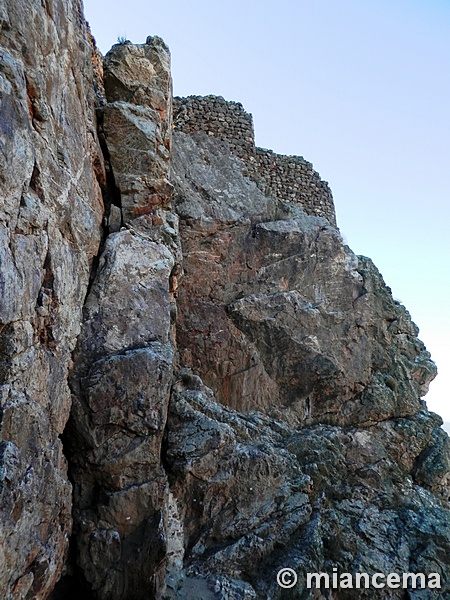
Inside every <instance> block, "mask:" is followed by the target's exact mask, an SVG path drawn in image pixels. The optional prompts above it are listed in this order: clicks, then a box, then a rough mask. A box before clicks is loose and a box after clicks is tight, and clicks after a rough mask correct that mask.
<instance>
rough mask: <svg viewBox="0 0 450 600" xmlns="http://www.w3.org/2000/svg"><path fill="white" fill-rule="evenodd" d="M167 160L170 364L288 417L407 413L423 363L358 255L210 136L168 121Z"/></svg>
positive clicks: (428, 367)
mask: <svg viewBox="0 0 450 600" xmlns="http://www.w3.org/2000/svg"><path fill="white" fill-rule="evenodd" d="M173 165H174V175H173V180H174V183H175V186H176V195H177V210H178V212H179V215H180V218H181V223H180V226H181V228H180V235H181V239H182V245H183V265H184V270H185V277H184V280H183V286H182V288H181V290H180V296H179V303H178V304H179V312H180V318H179V326H178V329H177V331H178V339H179V345H180V348H179V350H180V356H181V363H182V364H184V365H186V366H189V367H191V368H193V369H194V370H195V371H196V372H198V373H199V374H200V375H201V376H202V377H203V378H204V380H205V382H206V383H207V384H208V385H209V386H211V387H212V388H213V389H214V390H215V392H216V394H217V398H218V399H219V400H220V401H221V402H223V403H224V404H227V405H229V406H232V407H233V408H236V409H238V410H248V409H252V408H260V409H264V410H270V411H271V412H272V413H273V414H278V413H279V414H285V417H286V418H287V419H289V421H290V422H291V423H294V424H298V425H304V424H310V423H314V422H328V423H339V424H357V423H366V424H369V423H372V422H377V421H380V420H382V419H387V418H390V417H396V416H405V415H407V414H415V413H416V412H417V411H418V410H419V408H420V397H421V396H422V395H423V393H424V391H425V390H426V387H427V384H428V383H429V381H430V380H431V379H432V378H433V377H434V375H435V367H434V365H433V363H432V362H431V361H430V357H429V354H428V352H426V350H425V348H424V346H423V344H422V343H421V342H420V341H419V340H418V339H417V337H416V336H417V332H418V330H417V328H416V326H415V325H414V324H413V323H412V322H411V319H410V317H409V314H408V313H407V312H406V310H405V309H404V307H403V306H401V305H400V304H399V303H396V302H395V301H394V300H393V299H392V296H391V294H390V290H389V289H388V288H386V286H385V285H384V282H383V280H382V278H381V276H380V274H379V273H378V271H377V269H376V268H375V267H374V266H373V264H372V263H371V261H370V260H368V259H365V258H363V257H357V256H355V255H354V254H353V253H352V252H351V250H350V249H349V248H347V247H345V246H344V244H343V242H342V239H341V236H340V234H339V232H338V230H336V229H335V228H333V227H330V226H329V225H328V224H327V222H326V221H325V220H324V219H321V218H318V217H311V216H308V215H306V214H305V213H303V212H302V211H301V210H300V209H299V208H298V207H297V206H296V205H292V204H288V203H276V201H272V200H270V199H269V198H266V197H264V196H263V195H262V194H261V193H260V192H259V190H258V189H257V188H256V186H255V185H254V184H252V183H251V182H250V181H249V180H248V179H246V178H245V177H243V176H242V175H241V171H242V168H240V166H241V165H240V163H239V160H238V159H237V158H236V157H233V156H231V155H230V154H229V153H228V154H227V150H226V147H225V146H224V145H223V144H220V143H219V142H217V140H214V139H211V138H209V137H207V136H205V135H202V134H194V135H193V136H186V135H184V134H182V133H177V134H176V138H175V145H174V160H173Z"/></svg>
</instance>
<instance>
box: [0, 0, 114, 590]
mask: <svg viewBox="0 0 450 600" xmlns="http://www.w3.org/2000/svg"><path fill="white" fill-rule="evenodd" d="M43 65H45V66H44V67H43ZM0 94H1V99H0V149H1V152H0V161H1V166H0V198H1V200H0V431H1V443H0V597H1V598H4V599H5V600H9V599H12V598H14V599H19V598H30V599H31V598H33V599H40V598H46V597H47V596H48V594H49V592H50V591H51V590H52V588H53V587H54V585H55V582H56V581H57V580H58V578H59V577H60V574H61V570H62V567H63V564H64V560H65V556H66V553H67V546H68V539H69V536H70V534H71V525H72V515H71V507H72V501H71V486H70V483H69V481H68V478H67V462H66V459H65V456H64V453H63V447H62V443H61V439H60V437H61V434H62V433H63V431H64V427H65V424H66V421H67V419H68V417H69V411H70V392H69V387H68V384H67V371H68V367H69V366H70V361H71V352H72V350H73V348H74V346H75V343H76V338H77V335H78V333H79V331H80V322H81V312H82V307H83V302H84V297H85V294H86V289H87V285H88V281H89V274H90V266H91V263H92V260H93V257H94V256H95V255H96V253H97V251H98V246H99V243H100V233H101V232H100V229H101V227H100V225H101V219H102V216H103V202H102V197H101V192H100V186H101V185H103V183H104V177H105V174H104V170H103V165H102V158H101V152H100V148H99V145H98V139H97V132H96V126H95V121H94V105H93V96H94V95H93V89H92V66H91V50H90V46H89V44H88V41H87V37H86V25H85V22H84V18H83V13H82V6H81V2H80V1H78V0H46V2H43V3H40V2H38V3H36V2H32V3H25V2H17V0H2V2H0Z"/></svg>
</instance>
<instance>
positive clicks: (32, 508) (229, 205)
mask: <svg viewBox="0 0 450 600" xmlns="http://www.w3.org/2000/svg"><path fill="white" fill-rule="evenodd" d="M0 22H1V34H0V43H1V47H2V49H1V52H2V63H1V65H0V83H1V86H2V88H1V89H2V104H1V111H2V112H1V113H0V117H1V119H0V125H1V130H0V132H1V138H0V139H1V144H2V146H1V147H2V155H3V157H8V160H5V164H4V166H3V169H2V172H1V174H0V186H1V193H2V204H1V210H0V240H1V244H0V260H1V264H0V291H1V304H0V335H1V345H0V350H1V352H0V376H1V378H2V379H1V381H0V384H1V387H0V394H1V396H0V399H1V403H2V404H1V411H0V415H1V435H2V441H1V445H0V478H1V479H0V483H1V486H0V500H1V503H0V559H1V560H0V595H1V596H2V598H3V597H4V598H6V599H8V600H10V599H11V600H12V599H14V600H16V599H17V600H18V599H19V598H23V599H25V598H27V599H28V600H31V599H34V598H38V599H39V598H42V599H43V598H48V597H51V599H52V600H61V599H65V600H68V598H70V597H80V596H84V597H86V598H93V599H94V598H95V599H101V600H139V599H141V598H142V599H144V598H145V599H152V598H154V599H160V598H167V599H172V600H173V599H177V600H182V599H183V600H189V599H196V600H197V599H198V598H202V599H203V600H208V599H209V598H211V599H213V598H216V599H219V598H221V599H223V600H233V599H236V600H237V599H244V598H246V599H251V598H254V599H263V598H264V599H265V598H268V599H277V598H299V599H300V598H301V599H307V598H311V599H312V598H316V599H322V598H323V599H324V598H334V599H335V600H346V599H347V598H348V599H350V598H387V597H389V598H394V599H397V598H398V599H399V600H400V598H405V597H406V595H405V594H407V595H408V597H409V598H415V599H431V598H446V597H448V596H450V558H449V557H450V504H449V494H450V489H449V484H450V444H449V438H448V436H447V434H446V433H445V432H444V431H443V430H442V429H441V428H440V425H441V420H440V418H439V417H438V416H436V415H434V414H432V413H429V412H428V411H427V409H426V406H425V403H424V401H423V399H422V398H423V396H424V394H425V393H426V390H427V386H428V383H429V382H430V380H431V379H432V378H433V377H434V375H435V367H434V364H433V363H432V361H431V359H430V356H429V354H428V352H427V351H426V349H425V347H424V346H423V344H422V343H421V342H420V340H418V338H417V334H418V330H417V327H416V326H415V325H414V324H413V323H412V322H411V319H410V316H409V314H408V312H407V311H406V309H405V308H404V307H403V306H401V305H400V304H399V303H398V302H396V301H394V300H393V298H392V296H391V293H390V290H389V288H387V287H386V286H385V284H384V282H383V280H382V277H381V275H380V274H379V272H378V271H377V269H376V267H375V266H374V265H373V264H372V262H371V261H370V260H369V259H367V258H364V257H358V256H355V255H354V254H353V253H352V252H351V250H350V249H349V248H348V247H346V246H345V244H344V243H343V241H342V238H341V236H340V233H339V231H338V230H337V229H336V228H335V227H334V226H333V225H334V222H335V221H334V207H333V206H332V201H331V193H330V192H329V189H328V186H327V184H326V183H325V182H321V180H320V178H319V175H318V174H317V173H316V172H314V171H313V170H312V166H311V165H310V163H307V162H306V161H304V159H302V158H300V157H294V158H295V160H294V158H292V159H291V157H280V156H278V155H274V156H273V157H271V156H270V153H267V152H266V151H262V150H261V151H259V150H258V149H256V148H254V146H253V139H254V136H253V131H248V127H249V124H250V126H251V117H250V116H249V115H247V116H245V115H243V109H242V107H241V106H240V105H237V104H235V103H233V110H231V109H230V111H228V109H227V103H226V102H225V101H224V100H223V99H221V100H220V101H218V102H216V101H215V100H214V99H213V100H211V98H212V97H208V98H207V99H206V100H205V101H202V100H201V99H199V98H196V99H195V98H194V100H192V99H191V100H188V101H186V102H184V101H183V100H178V101H177V115H178V118H181V117H180V115H181V114H182V111H181V109H180V106H181V107H183V106H184V107H185V109H186V110H185V112H184V113H183V115H184V116H183V122H182V127H181V126H180V124H178V126H177V128H178V129H182V128H184V129H185V131H188V130H189V133H186V132H183V131H175V133H173V126H172V99H171V78H170V55H169V51H168V49H167V47H166V46H165V44H164V42H163V41H162V40H161V39H160V38H157V37H154V38H152V37H149V38H148V39H147V42H146V43H145V44H140V45H134V44H131V43H129V42H125V43H123V44H118V45H116V46H114V47H113V48H112V50H111V51H110V53H108V55H107V56H106V57H105V62H104V65H102V64H101V60H100V57H99V54H98V51H97V50H96V49H95V46H94V42H93V40H92V38H91V37H90V34H89V32H88V30H87V29H86V25H85V23H84V21H83V18H82V13H81V6H80V4H79V3H78V2H75V1H73V0H52V1H46V2H45V3H41V4H40V5H38V4H36V5H34V4H33V6H32V7H31V8H30V9H29V8H25V6H24V5H23V3H20V2H19V3H17V2H15V3H13V2H9V0H8V1H7V2H5V1H4V2H3V3H2V4H1V5H0ZM25 37H26V40H27V46H24V44H23V43H22V40H23V39H24V38H25ZM43 57H45V64H46V65H47V67H46V68H47V69H48V70H47V71H43V70H42V69H41V68H40V64H41V61H43V60H44V58H43ZM91 58H93V60H94V67H95V68H94V73H93V71H92V65H91V62H90V61H91ZM103 67H104V68H103ZM212 101H214V102H216V104H217V105H218V106H219V108H220V111H222V112H224V115H225V116H224V118H223V119H222V117H221V116H220V115H219V117H217V115H209V114H207V111H206V113H205V111H203V113H202V115H203V116H202V119H203V121H202V123H203V125H202V127H200V129H202V128H203V126H204V128H205V131H196V123H195V119H192V118H191V117H192V115H191V113H190V112H189V110H190V109H189V107H191V108H192V111H193V112H192V114H194V115H195V114H197V112H198V111H197V108H196V106H195V103H197V104H198V105H199V106H200V108H202V107H205V106H209V103H210V102H212ZM94 102H95V108H96V112H95V113H94ZM236 107H237V108H236ZM188 109H189V110H188ZM202 110H203V109H202ZM180 111H181V112H180ZM196 111H197V112H196ZM233 111H234V112H236V114H237V115H238V118H239V123H238V124H237V125H236V127H235V126H234V124H233V122H232V117H231V116H230V115H232V114H233ZM200 112H201V111H200ZM221 114H222V113H221ZM189 115H191V116H189ZM214 116H216V117H217V118H213V117H214ZM227 119H228V120H227ZM229 119H231V121H229ZM216 121H218V123H216ZM225 122H226V123H227V125H226V126H225V125H224V124H223V123H225ZM95 124H96V125H97V126H98V132H99V133H98V139H97V133H96V131H95ZM240 130H245V131H247V133H246V139H245V144H239V143H238V142H239V140H236V139H235V138H236V136H235V135H234V134H235V132H236V131H240ZM230 132H231V133H230ZM230 135H231V137H232V139H231V142H230V140H228V138H229V137H230ZM227 136H228V138H227ZM233 136H234V137H233ZM238 137H239V136H238ZM217 138H219V139H217ZM220 138H222V139H220ZM229 142H230V143H231V145H230V143H229ZM235 142H236V143H235ZM99 143H100V144H101V148H102V152H103V156H102V155H101V154H100V152H99ZM258 152H259V153H260V154H261V152H262V154H261V156H259V158H258ZM236 154H239V155H240V156H237V155H236ZM272 158H273V160H272ZM11 159H13V162H11ZM242 159H243V160H242ZM250 159H252V160H250ZM258 161H261V162H258ZM267 161H268V162H267ZM256 167H258V168H256ZM258 169H259V171H258ZM283 173H285V174H286V177H287V180H286V182H285V181H284V180H283V176H284V175H283ZM297 176H298V177H297ZM261 178H262V180H263V182H261ZM264 182H265V183H264ZM308 186H310V188H311V189H310V188H309V187H308ZM100 188H102V192H103V198H104V205H105V210H104V214H103V202H102V197H101V194H100ZM102 219H103V226H104V227H103V229H102V227H101V223H102ZM101 234H102V237H101ZM97 252H99V255H98V257H97V258H95V260H94V257H95V255H96V254H97ZM89 278H90V285H89V291H88V293H87V288H88V283H89ZM82 311H83V314H82ZM69 370H70V374H69V373H68V371H69ZM69 384H70V391H71V397H70V396H69ZM71 401H72V405H71ZM70 405H71V407H70ZM69 409H71V416H70V420H69V422H68V425H67V426H66V422H67V419H68V414H69ZM61 438H63V439H64V448H63V446H62V443H61ZM67 463H68V465H69V469H68V468H67ZM69 477H70V481H69ZM71 484H72V485H71ZM72 494H73V496H72ZM72 520H73V526H72ZM69 536H71V549H72V551H71V552H70V553H69V557H68V558H67V560H66V556H67V548H68V540H69ZM281 567H290V568H292V569H294V570H295V571H296V573H297V574H298V582H297V585H296V586H295V587H294V588H292V589H291V590H282V589H281V588H280V587H279V586H278V584H277V581H276V574H277V572H278V570H279V569H280V568H281ZM333 568H335V569H338V570H339V572H368V573H373V572H376V571H378V572H384V573H390V572H394V573H403V572H412V573H415V572H423V573H426V574H429V573H437V574H438V575H439V577H440V579H441V584H442V586H441V588H440V589H439V590H409V591H408V592H406V591H405V590H402V589H392V590H390V591H389V595H387V594H386V590H377V589H373V588H372V589H368V590H352V589H344V588H341V589H339V590H333V591H332V592H329V591H327V590H324V589H322V590H320V591H319V590H308V589H307V588H306V579H305V578H306V573H307V572H309V571H313V572H320V571H322V572H328V573H331V571H332V570H333ZM58 578H60V581H59V583H58V584H57V585H56V587H55V583H56V581H57V580H58ZM52 590H53V592H52ZM50 594H51V596H50Z"/></svg>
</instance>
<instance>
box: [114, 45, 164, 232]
mask: <svg viewBox="0 0 450 600" xmlns="http://www.w3.org/2000/svg"><path fill="white" fill-rule="evenodd" d="M104 77H105V79H104V82H105V93H106V97H107V101H108V103H107V105H106V106H105V107H104V109H103V131H104V135H105V141H106V145H107V149H108V154H109V158H110V161H111V167H112V170H113V172H114V178H115V184H116V186H117V187H118V189H119V192H120V197H121V207H122V213H123V219H124V221H125V222H126V221H129V220H130V219H134V218H136V217H138V216H139V215H142V214H147V213H151V212H152V211H153V209H154V208H155V207H158V206H163V207H164V208H167V207H168V205H167V200H168V199H169V198H170V191H171V188H170V184H169V182H168V177H167V174H168V161H169V158H170V150H171V129H172V80H171V74H170V54H169V50H168V48H167V46H166V45H165V44H164V42H163V41H162V40H161V39H160V38H158V37H149V38H148V39H147V43H146V44H142V45H133V44H130V43H125V44H116V45H115V46H113V48H112V49H111V50H110V51H109V52H108V54H107V55H106V57H105V65H104Z"/></svg>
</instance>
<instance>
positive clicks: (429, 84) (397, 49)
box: [84, 0, 450, 421]
mask: <svg viewBox="0 0 450 600" xmlns="http://www.w3.org/2000/svg"><path fill="white" fill-rule="evenodd" d="M84 4H85V13H86V17H87V19H88V21H89V22H90V25H91V28H92V33H93V34H94V37H95V38H96V40H97V43H98V45H99V48H100V50H101V51H102V52H103V53H106V52H107V51H108V50H109V48H110V47H111V46H112V44H114V43H116V41H117V38H118V37H126V38H127V39H130V40H131V41H132V42H134V43H143V42H145V39H146V37H147V35H159V36H160V37H162V38H163V39H164V40H165V41H166V42H167V43H168V44H169V47H170V49H171V52H172V74H173V81H174V93H175V94H176V95H181V96H186V95H190V94H199V95H204V94H217V95H222V96H224V97H225V98H226V99H227V100H236V101H239V102H242V103H243V105H244V107H245V109H246V110H247V111H248V112H251V113H252V114H253V119H254V124H255V133H256V143H257V145H259V146H262V147H265V148H271V149H273V150H274V151H276V152H279V153H282V154H300V155H303V156H304V157H305V158H306V159H307V160H309V161H311V162H313V164H314V166H315V168H316V170H318V171H319V173H320V175H321V176H322V178H323V179H325V180H326V181H328V182H329V183H330V186H331V189H332V190H333V195H334V199H335V204H336V211H337V218H338V225H339V228H340V230H341V233H342V234H343V236H344V238H345V239H346V241H347V243H348V244H349V246H350V247H351V248H352V249H353V250H354V251H355V252H356V253H358V254H364V255H366V256H370V257H371V258H372V259H373V260H374V262H375V264H376V265H377V267H378V268H379V269H380V271H381V272H382V274H383V276H384V279H385V281H386V283H387V284H388V285H389V286H390V287H391V288H392V291H393V295H394V297H395V298H397V299H399V300H401V301H402V302H403V303H404V304H405V306H406V307H407V309H408V310H409V312H410V313H411V315H412V317H413V320H414V321H415V322H416V324H417V325H418V326H419V328H420V336H419V337H421V339H422V340H423V341H424V342H425V344H426V346H427V348H428V349H429V350H430V352H431V354H432V357H433V359H434V360H435V361H436V363H437V365H438V370H439V375H438V377H437V379H436V380H435V382H433V383H432V384H431V387H430V392H429V394H428V395H427V397H426V400H427V403H428V405H429V408H430V409H431V410H434V411H436V412H438V413H439V414H441V416H443V418H444V419H445V420H446V421H450V398H449V391H450V353H449V352H448V349H447V346H448V341H449V339H450V313H449V298H450V268H449V264H448V263H449V259H450V232H449V230H450V202H449V200H450V177H449V167H450V118H449V112H450V76H449V70H448V66H449V64H450V36H449V34H448V32H449V31H450V2H449V1H448V0H358V1H356V0H340V1H339V2H336V0H278V1H277V2H276V3H275V2H274V1H273V0H272V1H270V2H269V1H267V0H258V1H256V0H247V1H245V0H244V1H243V0H240V1H239V2H238V1H237V0H228V1H227V2H215V1H214V0H212V1H211V0H209V1H208V2H207V1H206V0H191V1H190V2H186V1H181V0H165V2H161V0H159V1H158V2H156V1H154V0H147V1H145V2H144V1H143V0H128V1H127V2H122V1H121V2H111V0H108V1H107V0H85V1H84Z"/></svg>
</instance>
